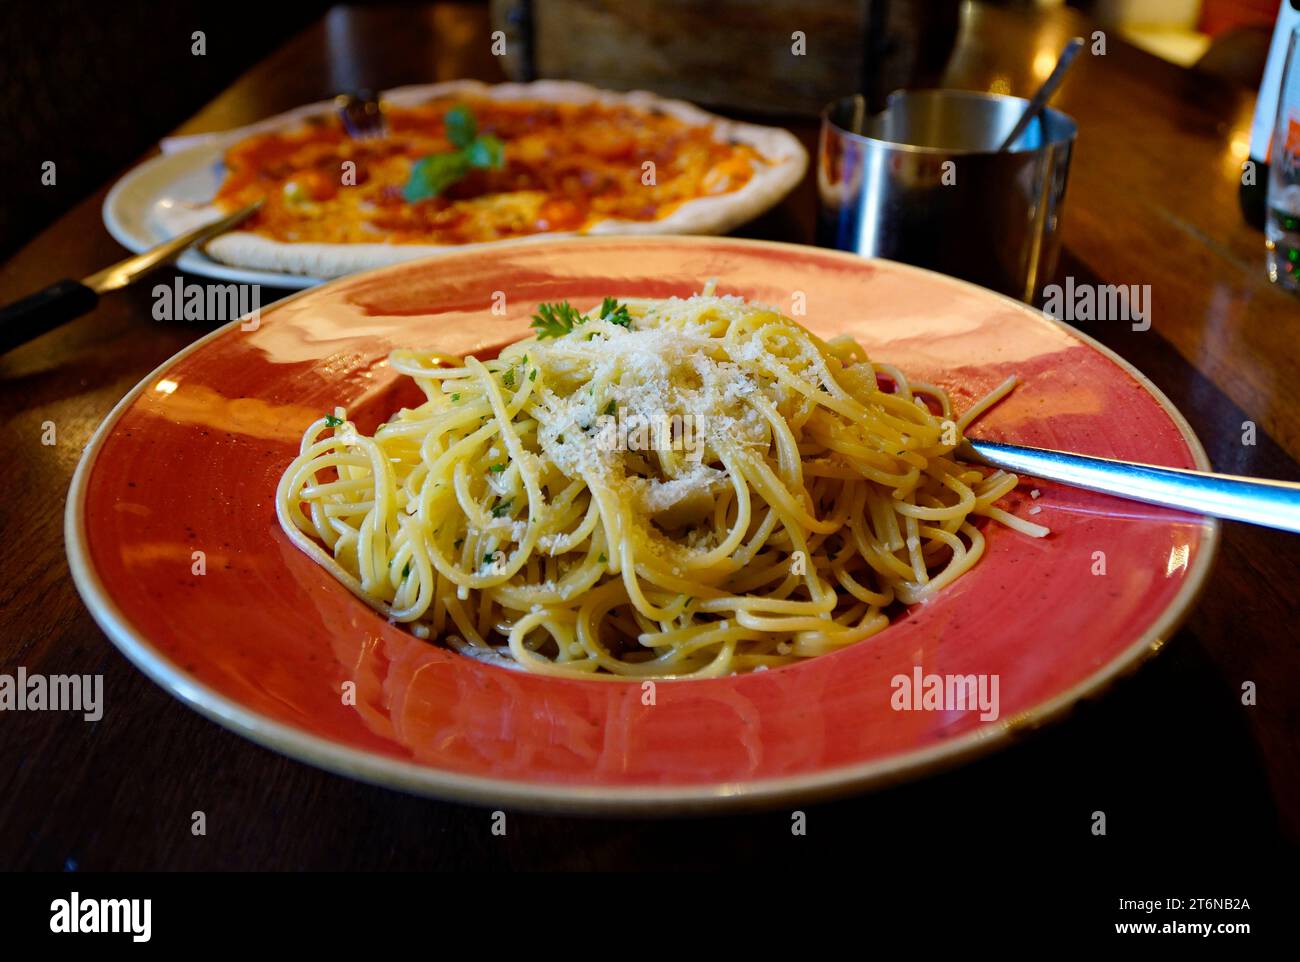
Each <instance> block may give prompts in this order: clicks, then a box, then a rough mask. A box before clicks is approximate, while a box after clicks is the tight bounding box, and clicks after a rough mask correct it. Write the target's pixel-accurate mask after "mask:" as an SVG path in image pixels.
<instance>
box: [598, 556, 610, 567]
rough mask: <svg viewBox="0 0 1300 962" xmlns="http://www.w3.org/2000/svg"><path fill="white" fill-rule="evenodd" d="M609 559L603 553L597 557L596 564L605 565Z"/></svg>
mask: <svg viewBox="0 0 1300 962" xmlns="http://www.w3.org/2000/svg"><path fill="white" fill-rule="evenodd" d="M607 560H608V559H607V558H606V557H605V556H604V555H603V554H602V555H601V556H600V557H599V558H597V559H596V564H602V565H603V564H604V563H605V562H606V561H607Z"/></svg>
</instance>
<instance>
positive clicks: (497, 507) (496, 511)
mask: <svg viewBox="0 0 1300 962" xmlns="http://www.w3.org/2000/svg"><path fill="white" fill-rule="evenodd" d="M511 500H512V499H511V498H506V499H505V500H504V501H498V502H497V503H496V504H494V505H493V506H492V517H494V518H500V517H501V516H502V515H504V514H505V513H506V512H507V511H509V510H510V502H511Z"/></svg>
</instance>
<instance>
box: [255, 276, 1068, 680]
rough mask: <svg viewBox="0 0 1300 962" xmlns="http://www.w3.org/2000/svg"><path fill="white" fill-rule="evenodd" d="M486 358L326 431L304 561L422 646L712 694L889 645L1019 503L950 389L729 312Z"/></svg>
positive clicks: (304, 526)
mask: <svg viewBox="0 0 1300 962" xmlns="http://www.w3.org/2000/svg"><path fill="white" fill-rule="evenodd" d="M534 327H535V328H537V334H536V336H534V337H532V338H530V339H527V340H524V341H520V342H518V343H515V344H512V345H510V346H509V347H507V348H506V349H504V350H503V351H502V352H501V354H500V356H499V357H497V358H495V359H492V360H486V361H480V360H479V359H477V358H474V357H466V358H463V359H462V358H458V357H450V356H446V355H440V354H437V353H432V352H417V351H395V352H393V354H392V355H391V356H390V358H389V363H390V364H391V366H392V367H393V368H394V369H395V370H397V371H399V372H401V373H403V374H405V375H408V376H410V377H412V378H414V379H415V381H416V382H417V383H418V384H419V386H420V388H421V389H422V390H423V392H424V395H425V396H426V398H427V400H426V401H425V402H424V403H423V404H421V405H419V406H418V407H415V408H410V409H403V410H401V411H398V412H397V413H396V414H395V415H394V416H393V417H392V418H391V419H390V420H389V421H388V422H387V423H386V424H383V425H380V426H379V427H378V429H377V430H376V431H375V433H374V434H373V436H366V435H363V434H361V433H360V432H358V431H357V429H356V427H355V425H354V424H353V423H352V422H351V421H349V420H347V418H346V414H345V412H343V411H341V410H340V411H337V412H336V414H335V415H332V416H329V417H325V418H322V419H320V420H318V421H316V422H315V423H313V424H312V425H311V426H310V427H309V428H308V429H307V431H306V434H305V435H304V437H303V440H302V446H301V451H300V454H299V455H298V457H297V458H296V459H295V460H294V461H293V463H292V464H290V465H289V467H288V469H287V470H286V471H285V473H284V476H283V477H282V479H281V481H280V485H279V489H278V492H277V498H276V503H277V512H278V514H279V518H280V523H281V525H282V526H283V527H284V530H285V531H286V532H287V533H288V535H289V537H290V538H291V539H292V540H293V541H294V543H295V544H296V545H297V546H298V547H299V548H301V549H302V550H303V551H305V552H306V553H307V554H308V555H310V556H311V557H312V558H314V559H315V560H316V561H317V562H319V563H320V564H321V565H322V566H323V567H325V568H327V569H328V570H329V571H330V572H331V573H332V574H333V575H334V576H335V577H336V578H338V580H339V581H341V582H342V583H343V584H345V585H347V586H348V587H349V588H350V589H351V590H352V591H353V592H355V593H356V594H357V595H358V596H359V597H361V598H362V599H364V600H365V601H367V602H368V603H369V604H371V605H372V606H374V607H375V608H376V609H377V610H379V611H380V612H382V613H384V614H385V615H387V616H388V617H389V618H390V619H391V620H393V621H395V622H399V623H404V624H407V625H409V626H411V628H412V630H413V631H414V632H415V633H416V634H417V635H418V636H419V637H424V638H428V637H438V638H440V639H442V640H443V642H444V643H446V644H449V645H451V646H452V647H454V648H456V649H457V650H459V651H461V652H462V653H464V654H467V655H471V656H474V657H479V658H483V659H486V660H489V661H495V662H498V663H504V664H509V665H511V666H513V667H519V668H523V669H526V670H529V671H534V672H541V673H545V674H550V675H562V676H572V677H629V678H647V677H679V676H696V677H712V676H718V675H724V674H728V673H731V672H739V671H751V670H760V669H764V668H773V667H777V666H780V665H784V664H787V663H790V662H793V661H797V660H799V659H803V658H809V657H812V656H815V655H820V654H823V653H825V652H830V651H834V650H836V649H838V648H842V647H844V646H845V645H850V644H854V643H856V642H858V641H861V640H862V639H864V638H867V637H869V636H871V635H873V634H875V633H876V632H878V631H880V630H882V629H883V628H884V627H886V625H887V624H888V622H889V617H888V614H889V612H890V611H892V610H894V609H895V608H897V607H898V606H899V605H906V604H912V603H915V602H918V601H922V600H924V599H926V598H928V597H930V596H931V595H933V594H934V593H935V592H936V591H939V590H941V589H942V588H944V587H945V586H946V585H949V584H951V583H952V581H953V580H954V579H955V578H957V577H959V576H960V575H961V574H963V573H964V572H966V571H968V570H969V569H970V568H971V566H972V565H974V564H975V563H976V562H977V561H978V560H979V558H980V556H981V554H982V552H983V550H984V537H983V535H982V534H981V533H980V531H979V529H978V528H977V527H976V526H975V525H974V524H972V519H973V517H975V516H980V515H983V516H986V517H990V518H993V519H995V520H997V521H999V522H1001V523H1003V524H1005V525H1008V526H1010V527H1013V528H1015V529H1017V530H1019V531H1021V532H1022V533H1024V534H1027V535H1032V536H1035V537H1039V536H1042V535H1044V534H1046V533H1047V529H1045V528H1043V527H1041V526H1039V525H1035V524H1032V523H1030V522H1027V521H1024V520H1023V519H1020V518H1016V517H1014V516H1012V515H1010V514H1009V513H1007V512H1006V511H1004V510H1002V509H1000V508H998V507H997V506H996V505H995V502H996V501H997V500H998V499H999V498H1001V497H1002V496H1003V495H1005V494H1007V493H1008V492H1009V491H1011V490H1012V489H1013V488H1014V487H1015V486H1016V484H1017V483H1018V481H1017V478H1016V476H1015V475H1013V474H1008V473H1006V472H1003V471H996V472H993V473H992V474H989V475H987V476H986V475H985V474H984V473H983V472H981V471H979V470H976V469H974V468H972V467H971V466H970V465H967V464H964V463H962V462H961V461H959V460H958V459H957V458H956V457H955V455H954V450H955V448H956V447H957V446H958V444H959V443H960V441H961V434H962V431H963V430H964V428H965V427H966V425H967V424H968V423H969V421H970V420H971V419H972V418H973V417H975V416H976V415H977V414H979V413H980V412H981V411H983V410H984V409H986V408H987V407H988V406H989V405H990V404H992V403H995V402H996V401H997V400H998V399H999V398H1000V397H1002V396H1003V395H1005V394H1006V393H1007V392H1008V391H1009V390H1011V388H1012V386H1013V383H1014V382H1013V380H1008V381H1007V382H1006V383H1004V384H1003V385H1001V386H1000V387H999V388H998V389H997V390H996V391H994V392H993V393H992V394H991V395H989V396H988V397H987V398H985V399H984V400H983V401H981V402H980V403H979V404H977V405H976V406H975V407H973V408H972V409H971V410H969V411H967V412H966V413H965V414H964V415H963V416H961V417H955V415H954V412H953V410H952V406H951V403H950V401H949V398H948V397H947V395H946V394H945V393H944V392H943V391H942V390H941V389H939V388H938V387H935V386H932V385H928V384H921V383H916V382H912V381H909V380H908V378H907V377H906V376H905V375H904V374H903V373H902V372H901V371H899V370H898V369H897V368H895V367H892V366H891V365H888V364H882V363H879V362H873V361H871V360H870V359H868V357H867V355H866V353H865V352H864V351H863V349H862V348H861V347H860V346H859V345H858V344H857V343H855V342H854V341H853V340H851V339H850V338H847V337H841V338H835V339H833V340H829V341H823V340H821V339H819V338H817V337H816V336H814V335H813V334H811V333H810V332H808V331H807V330H805V329H804V328H802V327H800V326H799V325H798V324H796V323H795V322H794V321H791V320H789V319H788V318H785V317H783V316H781V315H780V314H779V313H777V312H775V311H773V310H771V309H769V308H765V307H761V306H757V305H752V304H748V303H746V302H745V301H744V300H742V299H741V298H739V297H730V296H728V297H719V296H713V295H712V293H711V290H709V289H706V292H705V293H704V294H702V295H699V296H695V297H690V298H686V299H679V298H670V299H667V300H629V301H626V302H625V303H622V304H619V303H617V302H615V301H613V300H612V299H610V298H606V299H605V301H604V302H603V303H602V304H601V305H599V306H598V307H595V308H593V309H592V310H590V311H588V312H586V313H585V314H580V313H579V312H578V311H576V310H574V309H572V308H570V307H569V306H568V305H567V304H560V305H542V306H541V308H540V309H539V313H538V315H537V317H536V318H535V320H534Z"/></svg>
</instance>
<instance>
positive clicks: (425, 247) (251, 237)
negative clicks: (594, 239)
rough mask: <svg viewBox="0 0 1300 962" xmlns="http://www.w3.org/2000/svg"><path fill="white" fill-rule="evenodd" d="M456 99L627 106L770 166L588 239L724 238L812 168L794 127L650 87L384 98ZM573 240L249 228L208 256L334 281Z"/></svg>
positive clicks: (452, 86)
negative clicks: (365, 238)
mask: <svg viewBox="0 0 1300 962" xmlns="http://www.w3.org/2000/svg"><path fill="white" fill-rule="evenodd" d="M456 95H473V96H476V97H483V98H490V99H496V100H544V101H551V102H558V103H574V104H586V103H604V104H622V105H627V106H632V107H638V108H641V109H643V110H652V109H653V110H659V111H662V112H664V113H667V114H670V115H672V116H674V117H677V118H678V119H680V120H682V121H684V122H686V123H690V124H693V125H696V126H702V127H708V128H710V129H711V130H712V131H713V135H714V137H715V138H716V139H718V140H721V141H733V140H734V141H739V142H741V143H744V144H748V145H749V146H751V147H753V148H754V149H755V150H756V151H757V152H758V153H759V154H761V155H762V156H763V157H764V158H765V159H766V160H767V161H768V162H769V166H766V167H762V168H759V169H758V170H756V171H754V174H753V176H752V177H751V178H750V180H749V181H748V182H747V183H746V184H745V185H744V186H743V187H741V188H740V189H739V190H735V191H731V192H730V193H726V194H720V195H717V196H712V197H697V198H695V199H694V200H690V201H687V202H686V203H684V204H682V205H681V206H680V207H678V208H676V209H675V210H674V211H673V212H672V213H671V214H669V215H668V216H667V217H664V218H663V219H661V220H654V221H629V220H613V219H611V220H603V221H598V222H597V223H595V224H593V225H592V226H591V227H589V228H588V229H587V230H586V231H584V232H583V233H586V234H725V233H726V232H728V231H730V230H733V229H734V228H736V227H739V226H740V225H741V224H743V223H745V222H746V221H749V220H752V219H753V218H755V217H757V216H758V215H759V214H761V213H763V212H764V211H766V210H768V209H769V208H771V207H773V206H775V205H776V204H777V203H779V202H780V200H781V199H782V198H783V197H785V195H786V194H788V193H789V192H790V191H791V190H793V189H794V187H795V186H796V185H797V184H798V183H799V181H800V180H802V179H803V175H804V172H805V171H806V170H807V167H808V153H807V151H805V150H804V148H803V145H802V144H801V143H799V141H798V139H797V138H795V136H794V135H793V134H791V133H790V132H789V131H787V130H782V129H781V128H779V127H761V126H758V125H757V124H745V123H740V122H738V121H733V120H727V119H726V118H724V117H719V116H717V115H715V114H710V113H708V112H706V111H704V110H701V109H700V108H699V107H696V106H695V105H694V104H689V103H686V102H685V101H683V100H668V99H665V98H663V97H659V96H657V95H656V94H652V93H648V92H647V91H644V90H637V91H632V92H631V93H615V92H612V91H607V90H600V89H598V88H596V87H591V86H588V85H587V84H581V83H575V82H573V81H568V80H539V81H536V82H534V83H531V84H516V83H507V84H496V85H491V84H484V83H480V82H478V81H476V80H455V81H451V82H449V83H440V84H428V85H421V86H415V87H399V88H397V89H395V90H391V91H388V92H386V93H384V94H383V98H384V100H386V101H388V102H390V103H392V104H395V105H398V106H413V105H416V104H420V103H423V102H425V101H427V100H431V99H433V98H436V97H446V96H456ZM333 110H334V105H333V103H332V102H329V101H326V102H323V103H319V104H312V105H310V106H308V107H302V108H299V109H298V110H294V111H291V112H289V113H287V114H281V115H280V116H278V117H272V118H269V119H268V120H264V121H261V122H260V123H257V124H253V125H252V126H249V127H243V128H240V129H239V130H232V131H227V132H226V133H224V134H220V135H218V136H216V137H213V138H205V139H204V144H205V146H207V147H212V146H218V147H220V148H221V149H223V150H224V149H225V148H226V147H228V146H229V145H231V144H234V143H236V142H238V141H239V140H242V139H243V138H245V137H248V136H249V135H251V134H255V133H262V132H265V131H269V130H277V129H285V128H290V127H294V126H296V125H297V124H299V123H301V122H302V120H303V119H304V118H305V117H308V116H311V115H314V114H320V113H330V112H332V111H333ZM191 213H192V214H198V215H205V219H206V217H207V216H213V215H215V214H216V213H217V209H216V208H215V207H209V208H205V209H202V210H199V211H192V212H191ZM572 236H575V232H574V231H554V232H548V233H540V234H529V235H526V236H525V237H516V238H507V239H503V240H500V241H487V242H481V243H471V244H321V243H289V242H285V241H278V240H273V239H271V238H269V237H263V236H262V235H260V234H254V233H251V232H249V231H232V232H230V233H227V234H222V235H221V236H220V237H217V238H215V239H214V240H212V241H210V242H208V244H207V246H206V248H205V251H206V253H207V254H208V255H209V256H210V257H212V258H214V259H216V260H219V261H221V262H222V263H225V264H231V265H233V266H236V267H245V268H254V269H258V270H266V271H278V272H282V273H289V274H303V275H306V276H309V277H319V278H322V279H327V278H332V277H340V276H342V275H343V274H350V273H352V272H354V271H359V270H367V269H369V268H372V267H383V266H385V265H387V264H397V263H401V262H402V261H409V260H416V259H418V258H421V257H428V256H430V255H434V254H442V253H449V252H452V251H462V250H470V249H473V248H488V247H494V246H497V245H499V244H503V243H518V242H519V241H521V240H539V241H540V240H548V239H550V238H554V237H572Z"/></svg>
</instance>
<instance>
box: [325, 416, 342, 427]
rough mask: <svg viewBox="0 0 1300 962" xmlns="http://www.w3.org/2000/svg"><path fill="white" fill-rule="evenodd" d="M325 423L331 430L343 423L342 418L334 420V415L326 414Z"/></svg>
mask: <svg viewBox="0 0 1300 962" xmlns="http://www.w3.org/2000/svg"><path fill="white" fill-rule="evenodd" d="M325 423H326V424H328V425H329V426H330V427H332V428H336V427H338V426H339V425H340V424H342V423H343V419H342V418H336V417H335V416H334V415H332V414H327V415H325Z"/></svg>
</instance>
